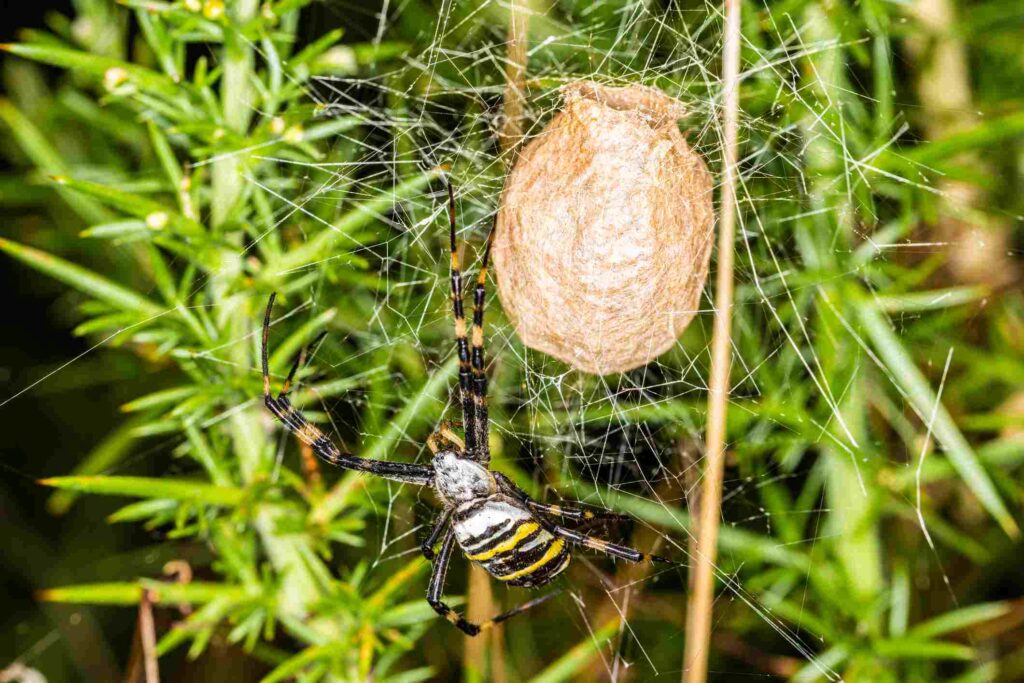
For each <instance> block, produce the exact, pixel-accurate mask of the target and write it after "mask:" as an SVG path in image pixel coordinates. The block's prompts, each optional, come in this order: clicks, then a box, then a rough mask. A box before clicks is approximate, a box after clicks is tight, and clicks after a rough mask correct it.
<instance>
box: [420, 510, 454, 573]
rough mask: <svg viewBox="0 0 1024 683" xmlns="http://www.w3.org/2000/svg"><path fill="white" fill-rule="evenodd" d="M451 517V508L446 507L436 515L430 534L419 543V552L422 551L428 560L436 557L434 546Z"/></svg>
mask: <svg viewBox="0 0 1024 683" xmlns="http://www.w3.org/2000/svg"><path fill="white" fill-rule="evenodd" d="M451 518H452V508H448V509H446V510H445V511H444V512H442V513H441V514H440V515H439V516H438V518H437V521H436V522H435V523H434V528H433V530H432V531H431V532H430V535H429V536H427V538H426V540H425V541H423V543H422V544H421V545H420V552H422V553H423V557H425V558H427V559H428V560H433V559H434V558H435V557H437V553H435V552H434V548H435V547H437V542H438V541H439V540H440V538H441V534H443V533H444V532H445V530H446V529H447V528H448V521H449V520H450V519H451Z"/></svg>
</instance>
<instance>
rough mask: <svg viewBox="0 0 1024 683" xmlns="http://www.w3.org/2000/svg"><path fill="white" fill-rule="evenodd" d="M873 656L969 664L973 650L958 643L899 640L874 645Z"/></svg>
mask: <svg viewBox="0 0 1024 683" xmlns="http://www.w3.org/2000/svg"><path fill="white" fill-rule="evenodd" d="M874 650H875V654H877V655H878V656H880V657H890V658H893V659H952V660H958V661H962V662H969V661H971V660H972V659H974V656H975V655H974V648H972V647H969V646H967V645H961V644H960V643H947V642H943V641H934V640H917V639H913V638H900V639H896V640H880V641H878V642H877V643H875V644H874Z"/></svg>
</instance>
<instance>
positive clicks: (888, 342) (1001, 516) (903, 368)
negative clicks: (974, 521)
mask: <svg viewBox="0 0 1024 683" xmlns="http://www.w3.org/2000/svg"><path fill="white" fill-rule="evenodd" d="M856 310H857V314H858V316H859V317H860V321H861V324H862V325H863V326H864V329H865V330H866V331H867V334H868V336H869V337H870V338H871V342H872V344H873V345H874V347H875V349H876V350H877V351H878V355H879V356H880V357H881V360H882V361H883V362H884V363H885V369H886V370H888V372H889V373H891V379H892V381H893V382H894V383H895V384H896V385H897V386H898V387H899V388H900V389H901V390H902V391H903V393H904V394H905V395H906V396H907V399H908V400H909V401H910V403H911V405H913V407H914V410H916V411H917V414H918V415H920V416H923V418H922V419H927V418H928V416H931V415H932V414H933V413H934V415H935V420H934V423H933V424H932V433H933V434H934V435H935V438H936V440H937V441H938V442H939V443H940V444H941V445H942V447H943V449H944V450H945V453H946V456H947V457H948V458H949V460H950V461H951V462H952V463H953V466H954V467H955V468H956V470H957V472H958V473H959V474H960V476H961V477H962V478H963V480H964V482H965V483H966V484H967V486H968V487H969V488H970V489H971V491H972V492H973V493H974V495H976V496H977V497H978V500H979V501H981V504H982V505H983V506H984V507H985V509H986V510H988V512H989V514H991V515H992V517H994V518H995V520H996V521H997V522H999V525H1000V526H1001V527H1002V528H1003V530H1004V531H1005V532H1006V533H1007V535H1009V536H1010V537H1011V538H1018V537H1019V536H1020V528H1019V527H1018V526H1017V523H1016V522H1015V521H1014V519H1013V517H1012V516H1010V512H1009V510H1008V509H1007V508H1006V504H1005V503H1004V502H1003V499H1002V498H1001V497H1000V495H999V492H998V491H997V490H996V487H995V485H994V484H993V483H992V480H991V479H990V478H989V476H988V473H987V472H985V469H984V468H983V467H982V466H981V462H980V461H979V460H978V456H977V455H976V454H975V453H974V450H973V449H972V448H971V446H970V444H968V443H967V439H965V438H964V435H963V434H962V433H961V432H960V429H959V428H958V427H957V426H956V423H955V422H954V421H953V418H952V416H950V414H949V412H948V411H947V410H946V408H945V406H943V405H942V403H940V402H939V401H938V399H937V397H936V395H935V392H934V391H933V390H932V388H931V386H929V384H928V381H927V380H926V379H925V377H924V375H922V374H921V371H920V370H918V369H917V366H916V365H915V364H914V361H913V359H912V358H911V357H910V354H909V353H908V352H907V350H906V349H905V348H904V347H903V344H902V342H900V339H899V337H897V336H896V333H895V332H894V331H893V329H892V326H891V325H890V324H889V321H888V320H886V319H885V316H884V315H883V314H882V313H881V312H880V311H879V310H878V307H877V306H876V305H875V303H874V302H873V301H871V300H870V299H869V298H868V297H865V296H861V297H858V298H857V300H856Z"/></svg>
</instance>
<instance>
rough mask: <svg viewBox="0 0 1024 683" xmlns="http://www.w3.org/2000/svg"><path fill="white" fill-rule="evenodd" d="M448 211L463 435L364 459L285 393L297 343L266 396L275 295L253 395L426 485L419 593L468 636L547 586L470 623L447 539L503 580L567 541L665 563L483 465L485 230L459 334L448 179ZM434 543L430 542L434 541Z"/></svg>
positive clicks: (312, 436) (367, 463) (448, 431)
mask: <svg viewBox="0 0 1024 683" xmlns="http://www.w3.org/2000/svg"><path fill="white" fill-rule="evenodd" d="M448 217H449V222H450V229H449V241H450V251H451V296H452V307H453V309H454V313H455V342H456V348H457V350H458V354H459V390H460V397H461V402H462V415H463V421H462V425H463V426H464V433H465V441H463V439H462V438H460V437H459V436H458V435H457V434H456V433H455V432H454V431H452V428H451V425H449V424H447V423H444V424H442V425H441V426H440V428H439V429H438V431H437V432H435V433H434V434H432V435H431V436H430V437H429V438H428V439H427V445H428V446H429V447H430V450H431V452H432V453H433V460H432V462H431V464H429V465H417V464H412V463H403V462H390V461H384V460H369V459H367V458H360V457H358V456H354V455H350V454H347V453H342V452H341V451H340V450H338V447H337V446H335V445H334V443H333V442H332V441H331V440H330V438H328V437H327V435H325V434H324V433H323V432H321V431H320V429H318V428H317V427H316V426H315V425H313V424H312V423H310V422H309V421H307V420H306V418H304V417H303V416H302V414H301V413H300V412H299V411H298V410H296V409H295V408H294V407H292V405H291V403H289V401H288V390H289V388H290V386H291V383H292V379H293V378H294V376H295V371H296V370H297V369H298V367H299V365H301V363H302V362H303V360H304V358H305V355H306V353H305V351H303V352H302V353H300V354H299V356H298V358H297V359H296V361H295V363H294V365H292V368H291V371H290V372H289V373H288V376H287V378H286V379H285V382H284V385H283V387H282V389H281V392H280V393H279V394H278V395H277V396H276V397H275V396H273V395H272V394H271V392H270V373H269V369H268V366H267V339H268V337H269V334H270V315H271V310H272V308H273V305H274V298H275V295H271V297H270V301H269V302H268V303H267V311H266V315H265V317H264V320H263V351H262V355H263V358H262V361H263V396H264V402H265V403H266V406H267V408H269V409H270V411H271V412H272V413H273V414H274V415H275V416H276V417H277V418H278V419H279V420H280V421H281V422H282V423H284V426H285V427H287V428H288V429H289V430H290V431H292V432H293V433H294V434H295V435H296V436H297V437H298V438H299V439H301V440H302V441H304V442H305V443H306V444H308V445H309V446H310V447H311V448H312V449H313V452H314V453H316V455H317V456H319V457H320V458H321V459H322V460H324V461H326V462H328V463H330V464H331V465H336V466H338V467H342V468H344V469H349V470H358V471H360V472H367V473H368V474H373V475H376V476H378V477H383V478H385V479H391V480H394V481H399V482H403V483H408V484H418V485H421V486H430V487H432V488H433V489H434V491H435V492H436V493H437V496H438V498H440V501H441V504H442V506H443V511H442V512H441V514H440V515H439V517H438V519H437V521H436V523H435V524H434V527H433V531H432V532H431V533H430V536H429V537H428V538H427V540H426V541H424V542H423V545H422V551H423V555H424V556H426V558H427V559H428V560H432V561H433V571H432V572H431V576H430V585H429V588H428V589H427V601H428V602H429V603H430V605H431V606H432V607H433V608H434V610H435V611H436V612H437V613H438V614H439V615H441V616H442V617H444V618H445V619H447V620H448V621H450V622H451V623H452V624H454V625H455V626H456V627H458V628H459V629H460V630H462V631H463V632H465V633H466V634H468V635H471V636H473V635H476V634H478V633H480V631H482V630H485V629H488V628H490V627H492V626H493V625H495V624H498V623H500V622H503V621H505V620H506V619H508V618H510V617H512V616H514V615H516V614H519V613H521V612H524V611H526V610H528V609H530V608H531V607H533V606H535V605H538V604H539V603H541V602H543V601H544V600H547V599H548V598H550V597H552V596H553V595H554V593H551V594H549V595H545V596H543V597H540V598H537V599H534V600H530V601H528V602H526V603H524V604H522V605H519V606H518V607H516V608H514V609H511V610H509V611H507V612H504V613H502V614H499V615H498V616H496V617H493V618H492V619H489V620H487V621H484V622H482V623H480V624H474V623H471V622H469V621H467V620H466V619H464V618H463V617H462V616H461V615H459V614H458V613H457V612H455V611H454V610H453V609H452V608H451V607H449V606H448V605H447V604H445V602H444V600H443V599H442V593H443V589H444V580H445V575H446V574H447V572H448V565H449V563H450V562H451V559H452V553H453V551H454V550H455V547H456V544H457V545H458V547H459V550H460V551H461V552H462V553H463V554H464V555H465V556H466V559H467V560H469V561H470V562H475V563H477V564H479V565H480V566H481V567H483V568H484V569H485V570H487V572H488V573H490V575H491V576H493V577H494V578H495V579H497V580H499V581H503V582H505V583H507V584H508V585H510V586H524V587H539V586H543V585H545V584H547V583H549V582H550V581H551V580H552V579H554V578H555V577H556V576H558V574H560V573H561V572H562V571H564V570H565V568H566V567H567V566H568V565H569V560H570V558H571V553H570V548H571V547H572V546H580V547H582V548H589V549H591V550H596V551H599V552H602V553H605V554H607V555H610V556H612V557H616V558H621V559H624V560H628V561H630V562H643V561H655V562H666V563H670V564H674V563H672V562H671V561H670V560H666V559H665V558H662V557H658V556H656V555H648V554H646V553H642V552H639V551H637V550H634V549H632V548H627V547H625V546H622V545H617V544H615V543H610V542H609V541H605V540H602V539H600V538H596V537H594V536H591V535H588V534H586V533H583V532H581V531H578V530H576V529H573V528H569V527H566V526H563V525H562V524H560V523H559V522H569V523H579V522H584V521H588V520H592V519H594V518H596V517H598V516H601V517H618V515H613V514H610V513H601V512H597V513H595V512H593V511H591V510H586V509H583V508H578V507H566V506H561V505H547V504H544V503H540V502H538V501H536V500H533V499H532V498H530V497H529V496H528V495H527V494H526V493H525V492H524V491H523V490H522V489H520V488H519V487H518V486H516V485H515V484H514V483H512V481H511V480H510V479H509V478H508V477H506V476H505V475H503V474H501V473H500V472H495V471H493V470H491V469H490V467H489V463H490V452H489V449H488V444H487V433H488V424H487V375H486V374H485V372H484V347H483V344H484V334H483V318H484V294H485V287H484V284H485V282H486V279H487V261H488V257H489V255H490V251H491V238H492V237H493V231H492V233H491V236H489V237H488V240H487V246H486V248H485V251H484V256H483V261H482V265H481V268H480V274H479V277H478V278H477V281H476V287H475V288H474V290H473V325H472V332H471V340H469V339H467V337H466V318H465V314H464V311H463V306H462V273H461V271H460V269H459V257H458V253H457V250H456V240H455V196H454V193H453V191H452V188H451V185H448ZM307 348H308V347H307ZM438 544H440V550H436V548H437V545H438Z"/></svg>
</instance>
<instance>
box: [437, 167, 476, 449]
mask: <svg viewBox="0 0 1024 683" xmlns="http://www.w3.org/2000/svg"><path fill="white" fill-rule="evenodd" d="M445 184H446V186H447V189H448V224H449V227H448V248H449V252H450V254H451V281H452V292H451V295H452V311H453V312H454V314H455V346H456V349H457V351H458V354H459V396H460V397H461V400H462V421H463V422H464V423H465V425H466V448H467V449H468V450H469V451H475V450H476V447H477V433H476V407H475V405H474V402H473V386H472V384H473V380H472V375H473V372H472V369H471V365H470V360H469V342H468V341H467V339H466V312H465V310H464V309H463V307H462V270H461V269H460V268H459V249H458V244H456V241H455V190H453V189H452V184H451V183H450V182H446V183H445Z"/></svg>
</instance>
